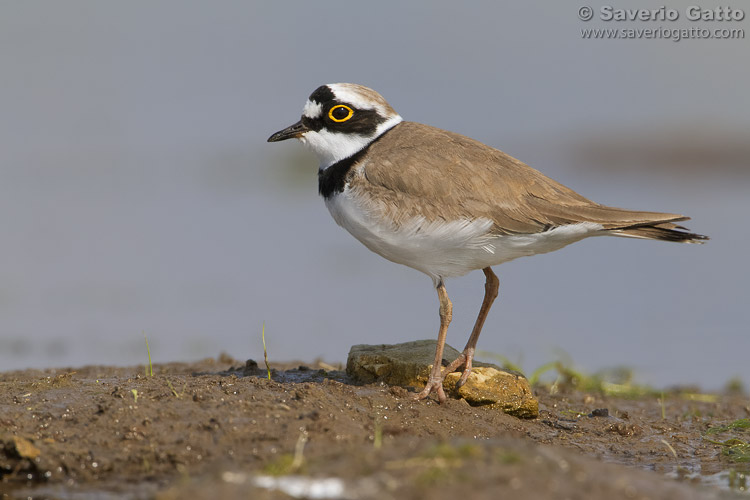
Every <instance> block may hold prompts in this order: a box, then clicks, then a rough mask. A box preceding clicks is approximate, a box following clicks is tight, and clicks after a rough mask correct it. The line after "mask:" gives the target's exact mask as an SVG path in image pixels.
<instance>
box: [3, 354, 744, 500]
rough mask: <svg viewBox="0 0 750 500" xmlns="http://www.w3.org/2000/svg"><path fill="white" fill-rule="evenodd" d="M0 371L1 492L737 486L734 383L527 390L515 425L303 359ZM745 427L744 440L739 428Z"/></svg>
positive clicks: (482, 492) (690, 494)
mask: <svg viewBox="0 0 750 500" xmlns="http://www.w3.org/2000/svg"><path fill="white" fill-rule="evenodd" d="M273 366H274V368H275V370H274V372H273V377H272V380H268V379H267V376H266V371H265V369H258V368H257V365H255V364H253V363H248V364H246V363H244V362H239V361H236V360H233V359H231V358H229V357H228V356H222V357H220V358H219V359H218V360H205V361H202V362H199V363H192V364H181V363H174V364H163V365H156V366H154V375H153V376H145V375H144V370H143V367H133V368H119V367H105V366H92V367H84V368H78V369H65V370H47V371H38V370H26V371H17V372H6V373H2V374H0V493H1V494H2V495H3V498H162V499H172V498H175V499H176V498H229V499H232V498H293V497H297V498H352V499H355V498H366V499H369V498H373V499H374V498H378V499H391V498H393V499H396V498H398V499H418V498H419V499H421V498H431V499H434V500H439V499H449V498H450V499H451V500H453V499H455V498H456V497H460V496H461V495H465V496H468V497H469V498H502V497H503V496H505V495H512V498H514V499H523V498H580V499H588V498H592V499H593V498H605V497H606V498H613V499H619V498H623V499H626V498H627V499H633V498H638V499H645V498H674V499H678V498H680V499H683V498H750V496H748V493H747V486H748V485H747V484H746V479H745V474H747V473H748V471H749V470H750V464H748V463H747V462H742V461H736V460H733V459H732V457H731V456H727V454H726V453H723V451H724V450H723V447H722V445H721V444H717V443H719V441H720V439H721V436H714V435H713V434H712V435H710V436H709V435H708V434H707V431H708V430H709V429H710V428H712V427H716V426H720V425H724V424H726V423H729V422H732V421H736V420H737V419H745V418H748V417H750V400H748V398H747V397H745V396H742V395H722V394H716V395H711V397H708V398H705V397H704V398H697V399H696V398H689V397H685V394H684V393H677V392H675V393H667V394H665V397H664V398H663V400H659V399H657V398H653V397H650V396H649V397H641V398H637V399H629V398H617V397H610V396H604V395H602V394H596V393H586V392H581V391H578V390H575V389H571V388H568V389H559V390H558V391H557V392H555V393H551V392H550V390H549V388H548V387H537V388H535V395H536V396H537V397H538V399H539V402H540V415H539V417H538V418H536V419H529V420H523V419H519V418H516V417H512V416H509V415H505V414H503V413H501V412H499V411H498V410H495V409H491V408H484V407H471V406H469V405H468V404H467V403H466V402H464V401H460V400H449V401H448V402H447V403H445V404H443V405H439V404H437V403H436V402H435V401H433V400H428V401H414V400H413V399H412V396H413V394H414V392H413V391H412V390H408V389H404V388H400V387H388V386H383V385H378V384H372V385H363V386H360V385H355V384H353V383H351V382H350V381H349V380H348V379H347V377H346V375H345V373H344V372H342V371H337V370H330V368H331V367H328V366H326V365H323V366H326V368H328V370H326V369H322V368H320V366H315V365H314V364H313V365H311V366H300V365H299V364H287V365H280V364H274V365H273ZM745 437H750V436H745Z"/></svg>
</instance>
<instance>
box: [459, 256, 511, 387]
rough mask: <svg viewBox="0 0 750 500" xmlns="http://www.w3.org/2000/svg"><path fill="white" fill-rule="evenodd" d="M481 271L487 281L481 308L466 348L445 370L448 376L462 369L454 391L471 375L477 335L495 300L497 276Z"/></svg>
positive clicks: (487, 268) (490, 270)
mask: <svg viewBox="0 0 750 500" xmlns="http://www.w3.org/2000/svg"><path fill="white" fill-rule="evenodd" d="M482 271H484V275H485V277H486V278H487V281H486V282H485V284H484V300H482V307H481V308H480V309H479V315H478V316H477V321H476V323H474V329H473V330H472V331H471V337H469V341H468V342H466V347H464V350H463V352H462V353H461V355H460V356H458V357H457V358H456V359H455V360H454V361H453V362H452V363H451V364H450V365H448V367H447V368H446V369H445V373H446V374H448V373H451V372H453V371H455V370H456V369H457V368H458V367H460V366H463V367H464V371H463V373H462V374H461V378H460V379H458V382H457V383H456V389H458V388H459V387H461V386H462V385H464V384H465V383H466V379H468V378H469V375H470V374H471V363H472V361H473V360H474V351H475V350H476V347H477V340H479V334H480V333H481V332H482V327H483V326H484V320H485V319H487V314H488V313H489V312H490V307H492V303H493V302H494V301H495V298H497V290H498V287H499V285H500V280H498V279H497V276H495V273H493V272H492V269H491V268H489V267H485V268H484V269H482Z"/></svg>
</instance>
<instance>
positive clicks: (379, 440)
mask: <svg viewBox="0 0 750 500" xmlns="http://www.w3.org/2000/svg"><path fill="white" fill-rule="evenodd" d="M372 446H373V447H374V448H375V449H376V450H379V449H380V448H382V447H383V424H381V423H380V419H379V418H376V419H375V435H374V437H373V440H372Z"/></svg>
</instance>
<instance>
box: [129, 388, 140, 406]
mask: <svg viewBox="0 0 750 500" xmlns="http://www.w3.org/2000/svg"><path fill="white" fill-rule="evenodd" d="M130 392H131V393H133V402H134V403H138V389H130Z"/></svg>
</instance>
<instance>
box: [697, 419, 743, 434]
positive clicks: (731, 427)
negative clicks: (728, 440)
mask: <svg viewBox="0 0 750 500" xmlns="http://www.w3.org/2000/svg"><path fill="white" fill-rule="evenodd" d="M746 430H750V418H741V419H739V420H735V421H734V422H729V423H728V424H727V425H719V426H716V427H711V428H710V429H708V430H707V431H706V434H718V433H720V432H728V431H746Z"/></svg>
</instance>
